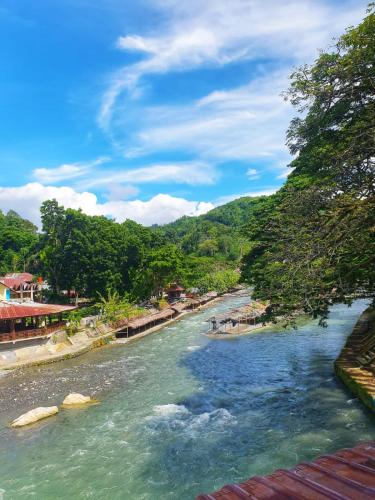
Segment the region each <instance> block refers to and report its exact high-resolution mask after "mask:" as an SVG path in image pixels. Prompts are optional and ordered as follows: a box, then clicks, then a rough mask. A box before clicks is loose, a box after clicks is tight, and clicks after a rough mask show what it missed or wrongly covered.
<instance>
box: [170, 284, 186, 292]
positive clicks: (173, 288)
mask: <svg viewBox="0 0 375 500" xmlns="http://www.w3.org/2000/svg"><path fill="white" fill-rule="evenodd" d="M184 290H185V288H182V287H181V286H180V285H171V286H170V287H169V288H168V290H167V292H183V291H184Z"/></svg>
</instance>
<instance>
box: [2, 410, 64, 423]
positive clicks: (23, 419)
mask: <svg viewBox="0 0 375 500" xmlns="http://www.w3.org/2000/svg"><path fill="white" fill-rule="evenodd" d="M58 411H59V409H58V408H57V406H46V407H44V406H40V407H39V408H34V410H30V411H28V412H27V413H24V414H23V415H21V416H20V417H18V418H16V419H15V420H13V422H12V423H11V424H10V425H11V427H23V426H24V425H29V424H33V423H34V422H37V421H38V420H42V419H43V418H47V417H51V416H52V415H55V414H56V413H58Z"/></svg>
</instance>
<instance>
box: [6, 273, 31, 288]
mask: <svg viewBox="0 0 375 500" xmlns="http://www.w3.org/2000/svg"><path fill="white" fill-rule="evenodd" d="M0 282H1V283H3V284H4V285H5V286H7V287H8V288H12V289H13V290H17V289H19V288H20V287H21V286H22V288H23V289H24V290H30V288H31V287H35V286H36V285H35V283H33V275H32V274H30V273H8V274H6V275H5V276H3V277H1V278H0Z"/></svg>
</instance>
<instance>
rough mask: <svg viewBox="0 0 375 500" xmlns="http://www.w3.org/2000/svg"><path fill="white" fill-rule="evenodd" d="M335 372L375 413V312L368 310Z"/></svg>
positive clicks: (364, 313)
mask: <svg viewBox="0 0 375 500" xmlns="http://www.w3.org/2000/svg"><path fill="white" fill-rule="evenodd" d="M335 372H336V374H337V376H338V377H339V378H340V379H341V380H342V381H343V382H344V384H345V385H346V386H347V387H348V389H350V391H351V392H353V394H355V395H356V396H357V397H358V398H359V399H360V400H361V401H362V402H363V403H364V404H365V405H366V406H367V407H368V408H370V409H371V410H372V411H374V412H375V310H374V309H372V308H368V309H366V311H364V312H363V313H362V315H361V316H360V318H359V319H358V321H357V323H356V325H355V327H354V329H353V332H352V333H351V334H350V335H349V337H348V339H347V341H346V344H345V346H344V347H343V349H342V351H341V353H340V355H339V357H338V358H337V360H336V361H335Z"/></svg>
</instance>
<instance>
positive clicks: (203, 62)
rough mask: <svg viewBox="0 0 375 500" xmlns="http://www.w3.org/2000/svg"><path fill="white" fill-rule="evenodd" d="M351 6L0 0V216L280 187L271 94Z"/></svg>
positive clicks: (205, 205)
mask: <svg viewBox="0 0 375 500" xmlns="http://www.w3.org/2000/svg"><path fill="white" fill-rule="evenodd" d="M366 4H367V2H366V1H361V0H340V1H339V0H205V1H204V2H202V0H137V2H134V1H133V0H105V1H104V0H102V1H101V0H54V1H51V0H36V1H33V2H30V1H29V0H17V2H14V1H12V0H2V2H1V4H0V39H1V44H0V60H1V71H0V90H1V92H0V208H1V209H2V210H4V211H7V210H9V209H15V210H17V211H18V212H19V213H21V214H22V215H23V216H26V217H29V218H30V219H32V220H33V221H35V222H37V223H38V221H39V215H38V211H39V206H40V204H41V202H42V201H43V200H44V199H47V198H51V197H55V198H57V199H58V201H59V202H60V203H62V204H63V205H64V206H66V207H68V206H69V207H73V208H78V207H81V208H82V209H83V210H84V211H85V212H86V213H89V214H104V215H106V216H108V217H114V218H116V220H119V221H122V220H124V219H126V218H132V219H134V220H137V221H138V222H141V223H144V224H147V225H149V224H153V223H165V222H169V221H171V220H173V219H176V218H178V217H180V216H181V215H185V214H189V215H196V214H199V213H203V212H205V211H207V210H209V209H210V208H213V207H214V206H216V205H218V204H221V203H223V202H225V201H227V200H230V199H234V198H236V197H239V196H241V195H249V194H250V195H257V194H268V193H271V192H274V191H275V190H276V189H277V188H278V187H280V186H281V185H282V183H283V182H284V181H285V177H286V175H287V172H288V169H287V165H288V163H289V162H290V160H291V158H290V156H289V153H288V151H287V149H286V147H285V145H284V143H285V131H286V128H287V126H288V123H289V121H290V119H291V118H292V116H293V115H294V114H295V111H294V110H293V109H292V108H291V106H290V105H289V104H288V103H286V102H285V101H284V100H283V99H282V98H281V96H280V93H281V92H282V91H283V90H285V89H286V88H287V86H288V75H289V74H290V72H291V71H292V69H293V67H295V66H298V65H300V64H303V63H306V62H307V63H310V62H312V61H313V60H314V58H315V57H316V56H317V53H318V52H317V50H318V49H319V48H326V47H327V46H328V45H329V44H330V42H331V40H332V38H333V37H334V36H337V35H339V34H340V33H342V32H343V30H344V29H345V27H347V26H350V25H353V24H356V23H358V22H359V21H360V20H361V19H362V18H363V16H364V15H365V8H366Z"/></svg>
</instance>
